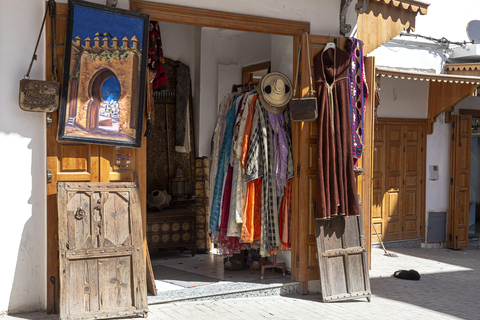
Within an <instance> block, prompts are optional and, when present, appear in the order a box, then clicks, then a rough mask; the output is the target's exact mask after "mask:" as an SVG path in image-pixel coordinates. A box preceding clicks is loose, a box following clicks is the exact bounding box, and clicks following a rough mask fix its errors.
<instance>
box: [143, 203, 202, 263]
mask: <svg viewBox="0 0 480 320" xmlns="http://www.w3.org/2000/svg"><path fill="white" fill-rule="evenodd" d="M147 244H148V249H149V250H150V251H152V250H153V249H161V248H181V249H183V248H187V249H189V250H190V252H191V254H192V256H195V253H196V250H197V246H196V216H195V212H194V211H192V210H190V209H188V208H185V207H183V206H179V207H174V206H171V207H167V208H166V209H164V210H162V211H158V212H155V211H147Z"/></svg>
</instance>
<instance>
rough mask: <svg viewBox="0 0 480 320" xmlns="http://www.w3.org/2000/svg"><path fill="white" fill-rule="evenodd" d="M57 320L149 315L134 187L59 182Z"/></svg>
mask: <svg viewBox="0 0 480 320" xmlns="http://www.w3.org/2000/svg"><path fill="white" fill-rule="evenodd" d="M57 199H58V230H59V232H58V246H59V252H60V256H59V259H60V279H59V280H60V308H59V311H60V319H62V320H63V319H93V318H95V319H102V318H115V319H117V318H118V317H125V316H131V315H141V316H146V315H147V313H148V303H147V288H146V284H145V279H146V275H145V261H144V258H143V239H142V214H141V205H140V197H139V189H138V185H137V183H136V182H133V183H132V182H118V183H105V182H104V183H100V182H59V183H58V185H57Z"/></svg>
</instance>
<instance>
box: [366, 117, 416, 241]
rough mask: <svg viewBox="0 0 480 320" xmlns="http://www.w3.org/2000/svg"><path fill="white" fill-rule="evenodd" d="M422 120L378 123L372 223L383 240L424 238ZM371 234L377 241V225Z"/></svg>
mask: <svg viewBox="0 0 480 320" xmlns="http://www.w3.org/2000/svg"><path fill="white" fill-rule="evenodd" d="M424 176H425V125H424V121H423V120H412V119H409V120H402V119H379V123H378V124H377V125H376V127H375V156H374V173H373V208H372V223H373V224H374V225H375V228H376V230H377V231H378V233H379V236H380V237H381V238H382V240H383V241H393V240H403V239H414V238H420V237H422V238H423V236H424V235H423V234H422V232H421V230H422V227H421V226H422V225H424V222H423V212H424V206H425V200H424V198H425V197H424V194H425V182H424V181H425V178H424ZM372 237H373V238H374V239H376V240H377V241H378V238H377V235H376V232H375V229H373V230H372Z"/></svg>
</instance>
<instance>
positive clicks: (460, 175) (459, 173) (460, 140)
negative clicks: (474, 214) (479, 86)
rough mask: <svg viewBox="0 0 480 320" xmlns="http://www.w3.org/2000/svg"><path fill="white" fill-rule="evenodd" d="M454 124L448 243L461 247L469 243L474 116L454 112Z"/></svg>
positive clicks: (451, 148) (456, 247)
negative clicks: (455, 114) (471, 151)
mask: <svg viewBox="0 0 480 320" xmlns="http://www.w3.org/2000/svg"><path fill="white" fill-rule="evenodd" d="M451 126H452V139H451V141H450V201H449V210H448V211H449V219H448V247H449V248H452V249H461V248H466V247H468V214H469V201H470V146H471V138H472V137H471V135H472V132H471V126H472V116H471V115H458V116H453V121H452V124H451Z"/></svg>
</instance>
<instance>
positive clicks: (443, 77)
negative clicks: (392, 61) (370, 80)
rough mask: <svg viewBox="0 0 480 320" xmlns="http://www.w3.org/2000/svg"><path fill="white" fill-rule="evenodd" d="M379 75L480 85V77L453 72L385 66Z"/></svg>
mask: <svg viewBox="0 0 480 320" xmlns="http://www.w3.org/2000/svg"><path fill="white" fill-rule="evenodd" d="M376 74H377V76H382V77H387V78H395V79H404V80H417V81H432V82H436V81H438V82H449V83H466V84H468V83H472V84H473V83H475V84H478V85H480V77H472V76H457V75H451V74H433V73H419V72H404V71H397V70H390V69H385V68H377V69H376Z"/></svg>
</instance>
